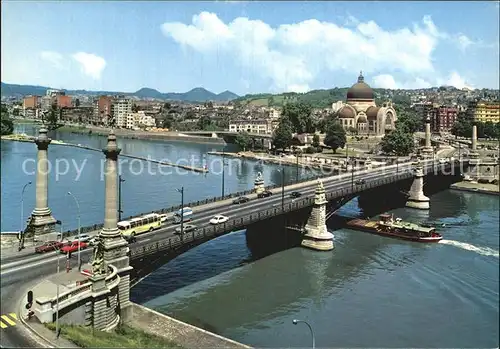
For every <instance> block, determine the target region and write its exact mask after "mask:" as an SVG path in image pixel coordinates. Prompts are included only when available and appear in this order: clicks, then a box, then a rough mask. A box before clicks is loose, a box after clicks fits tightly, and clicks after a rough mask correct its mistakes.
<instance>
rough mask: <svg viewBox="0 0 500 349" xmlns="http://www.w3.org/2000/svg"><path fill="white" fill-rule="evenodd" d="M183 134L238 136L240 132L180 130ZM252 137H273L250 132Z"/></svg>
mask: <svg viewBox="0 0 500 349" xmlns="http://www.w3.org/2000/svg"><path fill="white" fill-rule="evenodd" d="M179 133H181V134H185V135H190V136H204V137H222V138H224V137H236V136H237V135H238V132H231V131H185V132H179ZM248 135H249V136H250V137H251V138H259V139H271V138H273V135H272V134H267V133H249V134H248Z"/></svg>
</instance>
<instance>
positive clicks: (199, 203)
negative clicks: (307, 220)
mask: <svg viewBox="0 0 500 349" xmlns="http://www.w3.org/2000/svg"><path fill="white" fill-rule="evenodd" d="M455 162H457V160H455ZM436 165H437V166H442V167H448V166H451V164H439V163H436V162H434V164H432V165H426V166H424V173H426V174H427V173H429V172H431V170H433V169H435V167H436ZM392 166H394V165H392ZM403 173H406V175H403ZM411 174H412V172H411V171H403V170H400V172H399V174H397V173H394V176H395V177H396V178H408V177H409V176H411ZM331 176H332V175H331V174H328V173H326V174H325V173H320V174H317V175H316V176H314V177H306V178H301V179H299V180H298V181H297V180H295V181H292V182H291V183H289V185H290V184H297V183H304V182H308V181H311V180H312V179H313V178H318V177H322V178H323V177H331ZM280 187H281V184H275V185H271V186H267V187H266V189H267V190H271V189H276V188H280ZM253 193H255V189H253V188H252V189H249V190H244V191H240V192H236V193H231V194H228V195H225V196H223V197H222V196H218V197H211V198H207V199H204V200H197V201H193V202H190V203H186V204H184V207H186V206H188V207H197V206H203V205H206V204H210V203H215V202H218V201H223V200H228V199H231V198H236V197H238V196H244V195H249V194H253ZM181 208H182V207H181V205H174V206H171V207H168V208H163V209H160V210H156V211H151V212H144V213H140V214H137V215H134V216H130V217H127V218H125V219H124V220H130V219H132V218H135V217H140V216H144V215H145V214H148V213H158V214H166V213H173V212H176V211H178V210H180V209H181ZM103 226H104V224H103V223H99V224H94V225H90V226H86V227H82V228H81V233H82V234H84V233H89V232H93V231H97V230H100V229H102V227H103ZM76 234H78V229H73V230H68V231H66V232H65V233H64V236H72V235H76Z"/></svg>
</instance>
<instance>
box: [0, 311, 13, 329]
mask: <svg viewBox="0 0 500 349" xmlns="http://www.w3.org/2000/svg"><path fill="white" fill-rule="evenodd" d="M1 319H2V320H1V321H0V327H1V328H7V327H9V326H16V322H15V321H14V320H17V315H16V314H15V313H10V314H8V315H2V316H1ZM12 319H14V320H12Z"/></svg>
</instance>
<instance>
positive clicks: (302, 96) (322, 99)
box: [233, 87, 408, 108]
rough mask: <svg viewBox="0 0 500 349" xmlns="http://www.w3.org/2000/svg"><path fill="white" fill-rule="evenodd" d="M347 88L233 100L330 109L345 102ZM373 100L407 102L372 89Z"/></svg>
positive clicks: (393, 95)
mask: <svg viewBox="0 0 500 349" xmlns="http://www.w3.org/2000/svg"><path fill="white" fill-rule="evenodd" d="M348 89H349V88H348V87H342V88H338V87H336V88H333V89H329V90H312V91H309V92H306V93H295V92H287V93H281V94H276V95H273V94H269V93H266V94H255V95H251V94H250V95H245V96H242V97H239V98H236V99H234V100H233V102H234V103H238V104H240V105H255V106H272V107H281V106H283V104H284V103H285V102H287V101H290V102H309V103H311V105H312V106H313V107H315V108H328V107H331V105H332V103H333V102H335V101H341V100H345V98H346V95H347V90H348ZM373 91H374V92H375V99H376V100H377V101H378V100H379V99H382V96H391V98H392V99H393V101H394V102H395V103H397V102H398V101H402V100H408V96H406V95H403V94H399V93H398V91H397V90H396V91H394V90H386V89H377V88H374V89H373Z"/></svg>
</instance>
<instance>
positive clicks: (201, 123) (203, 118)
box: [198, 115, 212, 131]
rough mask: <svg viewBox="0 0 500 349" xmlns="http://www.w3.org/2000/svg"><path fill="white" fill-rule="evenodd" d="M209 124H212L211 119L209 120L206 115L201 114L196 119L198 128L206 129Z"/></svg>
mask: <svg viewBox="0 0 500 349" xmlns="http://www.w3.org/2000/svg"><path fill="white" fill-rule="evenodd" d="M211 124H212V120H210V117H209V116H208V115H202V116H201V118H200V119H199V120H198V128H199V129H200V130H206V131H208V129H209V126H210V125H211Z"/></svg>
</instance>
